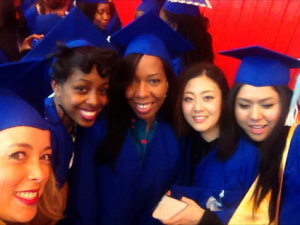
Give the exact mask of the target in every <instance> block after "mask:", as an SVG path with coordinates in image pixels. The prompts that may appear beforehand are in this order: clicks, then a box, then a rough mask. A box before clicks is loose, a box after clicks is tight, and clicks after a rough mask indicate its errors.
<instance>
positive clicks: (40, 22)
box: [35, 13, 63, 35]
mask: <svg viewBox="0 0 300 225" xmlns="http://www.w3.org/2000/svg"><path fill="white" fill-rule="evenodd" d="M62 19H63V17H61V16H59V15H56V14H53V13H50V14H46V15H43V14H41V15H38V16H37V17H36V22H35V24H36V32H37V34H44V35H46V34H47V33H48V32H49V31H50V30H51V29H52V28H53V27H55V25H56V24H58V23H59V22H60V21H61V20H62Z"/></svg>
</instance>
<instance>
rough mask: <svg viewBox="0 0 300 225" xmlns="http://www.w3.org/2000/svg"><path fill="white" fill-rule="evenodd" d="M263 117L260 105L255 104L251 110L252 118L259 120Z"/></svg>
mask: <svg viewBox="0 0 300 225" xmlns="http://www.w3.org/2000/svg"><path fill="white" fill-rule="evenodd" d="M261 117H262V114H261V111H260V107H259V106H258V105H254V106H253V107H252V109H251V112H250V119H251V120H253V121H258V120H260V119H261Z"/></svg>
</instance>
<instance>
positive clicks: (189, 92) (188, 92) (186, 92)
mask: <svg viewBox="0 0 300 225" xmlns="http://www.w3.org/2000/svg"><path fill="white" fill-rule="evenodd" d="M209 92H213V93H215V92H214V91H213V90H207V91H202V92H201V93H200V94H206V93H209ZM184 94H192V95H194V94H195V93H194V92H191V91H185V92H184Z"/></svg>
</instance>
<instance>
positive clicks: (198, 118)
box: [194, 116, 205, 120]
mask: <svg viewBox="0 0 300 225" xmlns="http://www.w3.org/2000/svg"><path fill="white" fill-rule="evenodd" d="M194 118H195V119H196V120H201V119H205V116H195V117H194Z"/></svg>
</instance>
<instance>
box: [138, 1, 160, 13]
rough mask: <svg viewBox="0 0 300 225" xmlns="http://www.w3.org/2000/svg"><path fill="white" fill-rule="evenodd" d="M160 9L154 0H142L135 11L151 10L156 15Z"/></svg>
mask: <svg viewBox="0 0 300 225" xmlns="http://www.w3.org/2000/svg"><path fill="white" fill-rule="evenodd" d="M160 9H161V7H160V5H159V3H158V2H157V1H156V0H148V1H146V0H144V1H142V2H141V4H140V5H139V6H138V7H137V9H136V11H143V12H148V11H152V12H153V13H155V14H156V15H159V11H160Z"/></svg>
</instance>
